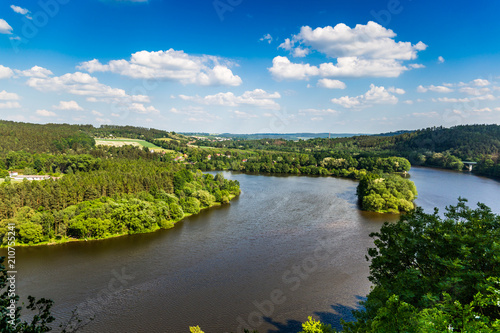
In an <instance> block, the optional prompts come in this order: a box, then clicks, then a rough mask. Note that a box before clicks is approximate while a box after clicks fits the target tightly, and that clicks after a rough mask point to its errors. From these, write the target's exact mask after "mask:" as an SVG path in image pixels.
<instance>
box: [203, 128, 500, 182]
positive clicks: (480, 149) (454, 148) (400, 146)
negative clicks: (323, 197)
mask: <svg viewBox="0 0 500 333" xmlns="http://www.w3.org/2000/svg"><path fill="white" fill-rule="evenodd" d="M195 144H196V145H200V146H210V147H218V148H223V149H227V148H236V149H243V150H268V151H280V152H295V153H309V154H312V155H313V156H314V157H315V158H316V159H319V158H318V156H319V157H320V158H324V157H327V156H330V155H335V154H337V155H338V154H350V155H360V156H371V157H373V156H378V157H388V156H400V157H405V158H407V159H408V160H409V161H410V162H411V164H412V165H423V166H432V167H439V168H446V169H454V170H462V168H463V163H462V161H474V162H477V163H478V165H477V166H476V167H475V168H474V170H473V171H474V172H476V173H478V174H481V175H486V176H493V177H500V165H499V158H498V156H499V151H500V126H499V125H461V126H455V127H451V128H444V127H431V128H426V129H422V130H418V131H415V132H405V133H402V134H399V135H392V136H368V135H363V136H355V137H350V138H333V139H310V140H298V141H288V140H283V139H261V140H245V141H243V140H234V139H233V140H230V141H220V142H217V141H216V142H213V141H208V140H199V141H198V142H196V143H195Z"/></svg>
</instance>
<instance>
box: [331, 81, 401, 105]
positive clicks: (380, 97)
mask: <svg viewBox="0 0 500 333" xmlns="http://www.w3.org/2000/svg"><path fill="white" fill-rule="evenodd" d="M396 91H397V93H398V94H399V93H401V94H404V90H403V89H399V88H393V87H391V88H389V89H386V88H385V87H382V86H380V87H379V86H376V85H374V84H371V85H370V90H368V91H367V92H366V93H365V94H364V95H359V96H356V97H349V96H343V97H340V98H333V99H332V100H331V101H332V103H335V104H338V105H340V106H342V107H344V108H346V109H361V108H365V107H369V106H372V105H373V104H397V102H398V98H397V97H396V96H394V95H392V94H391V92H393V93H395V92H396Z"/></svg>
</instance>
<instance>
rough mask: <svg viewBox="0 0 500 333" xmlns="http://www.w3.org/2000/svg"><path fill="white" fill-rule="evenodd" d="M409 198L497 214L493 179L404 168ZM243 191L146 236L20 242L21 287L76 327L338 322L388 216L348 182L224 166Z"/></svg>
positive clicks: (263, 327)
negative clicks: (413, 189) (78, 318)
mask: <svg viewBox="0 0 500 333" xmlns="http://www.w3.org/2000/svg"><path fill="white" fill-rule="evenodd" d="M411 175H412V178H411V179H412V180H413V181H415V183H416V185H417V189H418V191H419V198H418V200H417V203H418V204H419V205H421V206H423V207H424V209H426V210H427V211H429V212H431V211H432V207H434V206H438V207H440V208H444V207H445V206H446V205H449V204H454V203H456V198H457V197H458V196H463V197H468V198H471V200H470V203H471V204H475V202H477V201H481V202H485V203H486V204H488V205H490V206H491V207H492V208H493V209H494V211H496V212H497V213H498V212H499V210H500V209H499V208H500V207H498V202H499V201H498V198H500V183H498V182H496V181H494V180H490V179H486V178H480V177H475V176H472V175H469V174H463V173H456V172H446V171H439V170H432V169H412V171H411ZM225 176H226V177H227V178H231V179H237V180H238V181H239V182H240V184H241V189H242V191H243V192H242V194H241V195H240V197H239V198H237V199H235V200H233V201H232V202H231V204H230V205H225V206H222V207H218V208H212V209H209V210H206V211H204V212H202V213H201V214H199V215H197V216H193V217H190V218H187V219H185V220H184V221H182V222H179V223H178V224H177V225H176V227H175V228H173V229H170V230H162V231H159V232H156V233H152V234H144V235H133V236H124V237H120V238H115V239H108V240H102V241H92V242H81V243H71V244H64V245H57V246H45V247H34V248H20V249H18V250H17V251H18V252H17V262H18V272H19V273H18V280H19V285H18V291H19V292H20V293H21V295H24V296H25V295H28V294H31V295H35V296H37V297H50V298H52V299H54V301H55V306H54V308H53V309H54V311H53V312H54V315H55V316H56V317H57V318H63V319H64V318H68V316H69V314H70V312H71V310H72V309H73V308H74V307H75V306H78V307H79V309H80V312H81V313H82V314H83V315H84V316H85V315H89V314H92V315H95V320H94V321H93V322H92V323H91V324H90V325H89V326H87V329H86V330H85V332H175V333H177V332H188V331H189V329H188V327H189V326H190V325H200V326H201V327H202V328H203V330H204V331H205V332H207V333H216V332H231V331H233V332H237V331H238V330H240V329H241V328H242V327H245V326H246V327H249V328H256V329H258V330H259V331H260V332H261V333H264V332H297V331H298V330H299V328H300V324H299V322H300V321H304V320H306V319H307V316H308V315H313V314H314V315H316V316H318V317H319V318H321V319H322V320H323V321H326V322H330V323H332V324H333V325H334V326H336V325H338V323H339V318H340V317H343V318H345V319H349V318H350V315H349V312H350V310H351V309H352V308H355V307H356V304H357V302H358V301H359V299H360V298H361V297H363V296H365V295H366V294H367V293H368V292H369V288H370V284H369V282H368V280H367V275H368V263H367V262H366V261H365V254H366V249H367V248H368V247H370V246H371V245H372V241H371V239H370V237H369V236H368V235H369V233H370V232H373V231H377V230H378V229H379V228H380V226H381V224H382V223H383V222H384V221H388V220H389V221H394V220H397V217H396V216H393V215H380V214H375V213H367V212H361V211H359V209H358V207H357V205H356V196H355V192H356V185H357V183H356V182H355V181H352V180H348V179H339V178H319V177H318V178H316V177H293V176H291V177H273V176H262V175H245V174H231V173H225Z"/></svg>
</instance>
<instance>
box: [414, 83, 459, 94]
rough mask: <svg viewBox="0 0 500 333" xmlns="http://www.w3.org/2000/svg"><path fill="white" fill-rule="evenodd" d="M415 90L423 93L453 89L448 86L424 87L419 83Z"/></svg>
mask: <svg viewBox="0 0 500 333" xmlns="http://www.w3.org/2000/svg"><path fill="white" fill-rule="evenodd" d="M417 91H418V92H419V93H425V92H427V91H434V92H438V93H450V92H452V91H453V89H450V88H448V87H445V86H435V85H430V86H427V87H424V86H422V85H420V86H418V87H417Z"/></svg>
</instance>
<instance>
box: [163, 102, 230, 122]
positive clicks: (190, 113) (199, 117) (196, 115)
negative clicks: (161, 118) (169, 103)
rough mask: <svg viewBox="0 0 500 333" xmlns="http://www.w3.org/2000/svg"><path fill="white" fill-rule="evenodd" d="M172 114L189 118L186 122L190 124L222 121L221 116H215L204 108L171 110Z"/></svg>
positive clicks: (188, 107) (190, 107)
mask: <svg viewBox="0 0 500 333" xmlns="http://www.w3.org/2000/svg"><path fill="white" fill-rule="evenodd" d="M170 112H171V113H174V114H181V115H185V116H187V118H185V120H186V121H189V122H209V123H212V122H214V121H216V120H220V119H222V118H221V117H220V116H216V115H213V114H211V113H209V112H207V111H205V110H204V109H203V108H202V107H197V106H187V107H184V108H181V109H178V108H171V109H170Z"/></svg>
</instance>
